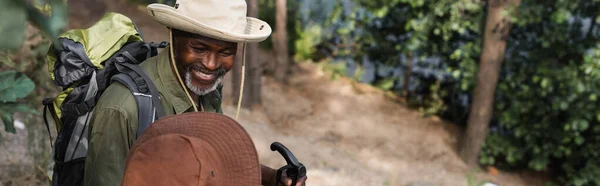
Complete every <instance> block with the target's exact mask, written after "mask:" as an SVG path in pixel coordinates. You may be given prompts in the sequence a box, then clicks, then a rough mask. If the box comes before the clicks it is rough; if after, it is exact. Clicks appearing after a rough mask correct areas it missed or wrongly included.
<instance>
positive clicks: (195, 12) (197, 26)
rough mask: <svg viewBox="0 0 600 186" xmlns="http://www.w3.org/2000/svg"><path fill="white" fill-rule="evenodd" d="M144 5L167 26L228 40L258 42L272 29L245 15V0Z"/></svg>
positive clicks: (205, 0)
mask: <svg viewBox="0 0 600 186" xmlns="http://www.w3.org/2000/svg"><path fill="white" fill-rule="evenodd" d="M147 9H148V13H149V14H150V15H151V16H152V17H153V18H154V19H155V20H156V21H158V22H159V23H161V24H163V25H165V26H167V27H169V28H172V29H178V30H183V31H186V32H190V33H194V34H199V35H203V36H206V37H211V38H214V39H219V40H224V41H229V42H236V43H255V42H261V41H264V40H265V39H267V38H268V37H269V36H270V35H271V32H272V30H271V26H269V24H267V23H266V22H264V21H262V20H259V19H257V18H253V17H247V16H246V11H247V5H246V1H245V0H177V2H175V6H169V5H165V4H159V3H154V4H150V5H148V7H147Z"/></svg>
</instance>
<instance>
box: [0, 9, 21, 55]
mask: <svg viewBox="0 0 600 186" xmlns="http://www.w3.org/2000/svg"><path fill="white" fill-rule="evenodd" d="M0 7H2V10H0V17H2V22H0V34H2V35H3V36H7V35H10V36H12V37H0V48H8V49H17V48H19V47H21V44H22V43H23V42H24V41H25V34H24V30H25V26H26V22H25V21H26V20H27V12H26V9H25V6H23V2H22V1H13V0H8V1H0ZM9 17H10V19H7V18H9Z"/></svg>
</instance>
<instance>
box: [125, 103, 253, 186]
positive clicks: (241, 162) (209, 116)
mask: <svg viewBox="0 0 600 186" xmlns="http://www.w3.org/2000/svg"><path fill="white" fill-rule="evenodd" d="M173 133H177V134H182V135H186V136H190V137H194V138H198V139H199V140H202V141H205V142H206V143H208V144H210V145H211V146H212V147H213V149H215V151H216V153H217V154H218V156H219V157H220V159H221V160H222V161H223V162H221V163H220V164H221V165H223V170H224V171H225V172H224V174H221V175H223V176H225V177H224V179H223V181H225V182H228V183H227V184H225V185H260V184H261V173H260V163H259V161H258V153H257V151H256V148H255V146H254V143H253V142H252V139H251V138H250V135H248V133H247V132H246V130H245V129H244V128H243V127H242V126H241V125H240V124H238V123H237V122H236V121H235V120H233V119H232V118H230V117H228V116H226V115H223V114H217V113H205V112H190V113H184V114H179V115H172V116H166V117H164V118H161V119H160V120H157V121H156V122H154V123H153V124H152V125H150V127H148V129H146V131H144V134H143V135H142V136H140V137H139V138H138V140H137V141H136V142H135V144H134V145H133V147H132V148H131V150H130V151H129V155H128V157H132V153H134V152H135V151H136V149H137V148H138V147H139V146H141V145H143V144H144V143H145V142H146V141H148V140H150V139H152V138H154V137H157V136H161V135H165V134H173Z"/></svg>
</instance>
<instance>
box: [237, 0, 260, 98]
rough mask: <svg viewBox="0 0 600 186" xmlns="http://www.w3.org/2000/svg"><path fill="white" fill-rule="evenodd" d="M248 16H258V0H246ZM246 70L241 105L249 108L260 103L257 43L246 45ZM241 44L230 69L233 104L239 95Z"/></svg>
mask: <svg viewBox="0 0 600 186" xmlns="http://www.w3.org/2000/svg"><path fill="white" fill-rule="evenodd" d="M248 16H250V17H258V0H248ZM246 47H247V48H246V72H245V80H244V92H243V98H242V107H244V108H247V109H251V108H252V106H254V105H256V104H260V102H261V100H260V96H261V85H262V83H261V75H262V69H261V66H260V64H258V43H249V44H247V46H246ZM242 54H243V48H242V44H241V43H240V44H239V45H238V51H237V54H236V59H235V64H234V66H233V69H232V72H233V73H232V74H231V82H232V84H233V85H232V94H231V95H232V96H233V99H232V101H233V104H237V103H238V101H239V96H240V94H239V93H240V82H241V77H242V57H243V56H242Z"/></svg>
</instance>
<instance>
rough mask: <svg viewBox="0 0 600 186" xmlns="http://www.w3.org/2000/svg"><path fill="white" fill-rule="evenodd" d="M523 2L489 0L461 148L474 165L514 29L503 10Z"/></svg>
mask: <svg viewBox="0 0 600 186" xmlns="http://www.w3.org/2000/svg"><path fill="white" fill-rule="evenodd" d="M520 3H521V1H520V0H509V1H501V0H489V1H488V12H487V19H486V26H485V33H484V38H483V52H482V53H481V58H480V64H479V71H478V72H477V84H476V87H475V91H474V93H473V94H474V95H473V103H472V104H471V110H470V112H469V119H468V121H467V130H466V135H465V136H464V138H463V140H462V144H461V149H460V156H461V158H462V159H463V160H464V161H465V162H466V163H467V164H468V165H469V166H471V167H474V166H476V165H478V162H479V161H478V159H479V153H480V152H481V146H482V145H483V142H484V141H485V139H486V137H487V134H488V125H489V123H490V120H491V117H492V111H493V104H494V93H495V91H496V84H497V83H498V74H499V72H500V67H501V66H502V61H503V60H504V52H505V50H506V40H507V38H508V34H509V31H510V22H509V17H504V16H502V10H504V9H505V8H506V7H508V6H510V5H514V6H518V5H519V4H520Z"/></svg>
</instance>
